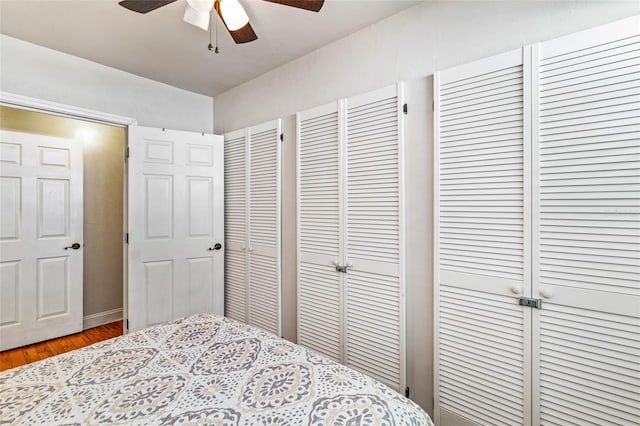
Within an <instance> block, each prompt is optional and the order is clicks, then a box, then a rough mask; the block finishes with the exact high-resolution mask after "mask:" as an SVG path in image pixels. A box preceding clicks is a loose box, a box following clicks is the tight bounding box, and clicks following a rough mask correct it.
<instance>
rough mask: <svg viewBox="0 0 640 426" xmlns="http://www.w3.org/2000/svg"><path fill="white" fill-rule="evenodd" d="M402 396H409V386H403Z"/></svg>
mask: <svg viewBox="0 0 640 426" xmlns="http://www.w3.org/2000/svg"><path fill="white" fill-rule="evenodd" d="M404 396H406V397H407V398H409V386H407V387H406V388H404Z"/></svg>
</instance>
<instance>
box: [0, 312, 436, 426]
mask: <svg viewBox="0 0 640 426" xmlns="http://www.w3.org/2000/svg"><path fill="white" fill-rule="evenodd" d="M0 423H8V424H38V425H41V424H97V423H108V424H162V425H180V424H215V425H301V424H305V425H306V424H313V425H347V424H354V425H356V424H357V425H432V423H431V420H430V419H429V416H428V415H427V414H426V413H425V412H424V411H423V410H422V409H421V408H420V407H419V406H418V405H416V404H415V403H413V402H412V401H410V400H408V399H407V398H405V397H404V396H402V395H400V394H398V393H396V392H395V391H393V390H391V389H390V388H388V387H387V386H385V385H383V384H382V383H379V382H377V381H376V380H374V379H372V378H370V377H368V376H366V375H363V374H361V373H359V372H356V371H354V370H352V369H350V368H348V367H345V366H344V365H340V364H337V363H335V362H333V361H330V360H328V359H326V358H324V357H322V356H320V355H317V354H316V353H314V352H311V351H309V350H306V349H304V348H303V347H301V346H298V345H295V344H293V343H290V342H287V341H285V340H283V339H280V338H279V337H276V336H274V335H272V334H270V333H267V332H265V331H262V330H260V329H257V328H255V327H251V326H247V325H245V324H242V323H239V322H236V321H233V320H230V319H228V318H224V317H219V316H215V315H206V314H201V315H195V316H191V317H188V318H184V319H180V320H177V321H173V322H169V323H165V324H161V325H158V326H154V327H151V328H148V329H145V330H141V331H138V332H134V333H130V334H127V335H125V336H121V337H117V338H115V339H111V340H107V341H104V342H100V343H97V344H94V345H92V346H88V347H86V348H83V349H78V350H75V351H72V352H68V353H65V354H61V355H57V356H54V357H51V358H48V359H45V360H42V361H39V362H36V363H33V364H29V365H26V366H23V367H18V368H14V369H12V370H7V371H5V372H2V373H0Z"/></svg>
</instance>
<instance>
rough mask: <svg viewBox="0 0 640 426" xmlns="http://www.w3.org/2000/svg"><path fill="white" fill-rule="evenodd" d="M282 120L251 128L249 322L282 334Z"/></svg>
mask: <svg viewBox="0 0 640 426" xmlns="http://www.w3.org/2000/svg"><path fill="white" fill-rule="evenodd" d="M280 132H281V130H280V120H275V121H270V122H267V123H264V124H261V125H258V126H254V127H251V128H250V129H249V132H248V133H249V154H250V157H249V165H250V166H249V229H250V235H249V280H248V281H249V298H248V299H249V321H248V322H249V324H251V325H255V326H258V327H260V328H262V329H264V330H267V331H270V332H272V333H274V334H277V335H279V334H280V190H279V188H280V143H281V142H280Z"/></svg>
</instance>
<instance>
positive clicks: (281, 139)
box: [280, 133, 284, 142]
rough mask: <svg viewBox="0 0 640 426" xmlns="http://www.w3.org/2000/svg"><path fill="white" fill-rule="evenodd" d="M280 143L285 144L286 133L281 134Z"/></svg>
mask: <svg viewBox="0 0 640 426" xmlns="http://www.w3.org/2000/svg"><path fill="white" fill-rule="evenodd" d="M280 142H284V133H280Z"/></svg>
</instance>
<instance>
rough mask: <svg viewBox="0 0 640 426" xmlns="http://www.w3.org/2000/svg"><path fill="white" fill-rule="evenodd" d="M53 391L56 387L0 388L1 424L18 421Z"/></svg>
mask: <svg viewBox="0 0 640 426" xmlns="http://www.w3.org/2000/svg"><path fill="white" fill-rule="evenodd" d="M55 390H56V386H52V385H36V386H15V387H11V388H2V389H1V395H2V396H0V419H1V421H2V422H3V423H4V422H7V423H14V422H16V421H19V420H20V419H21V418H22V417H23V416H24V414H25V413H27V412H29V411H31V410H33V409H34V408H36V407H37V406H38V405H39V404H40V403H41V402H42V401H44V400H45V399H46V398H47V397H48V396H49V394H51V393H52V392H54V391H55Z"/></svg>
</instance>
